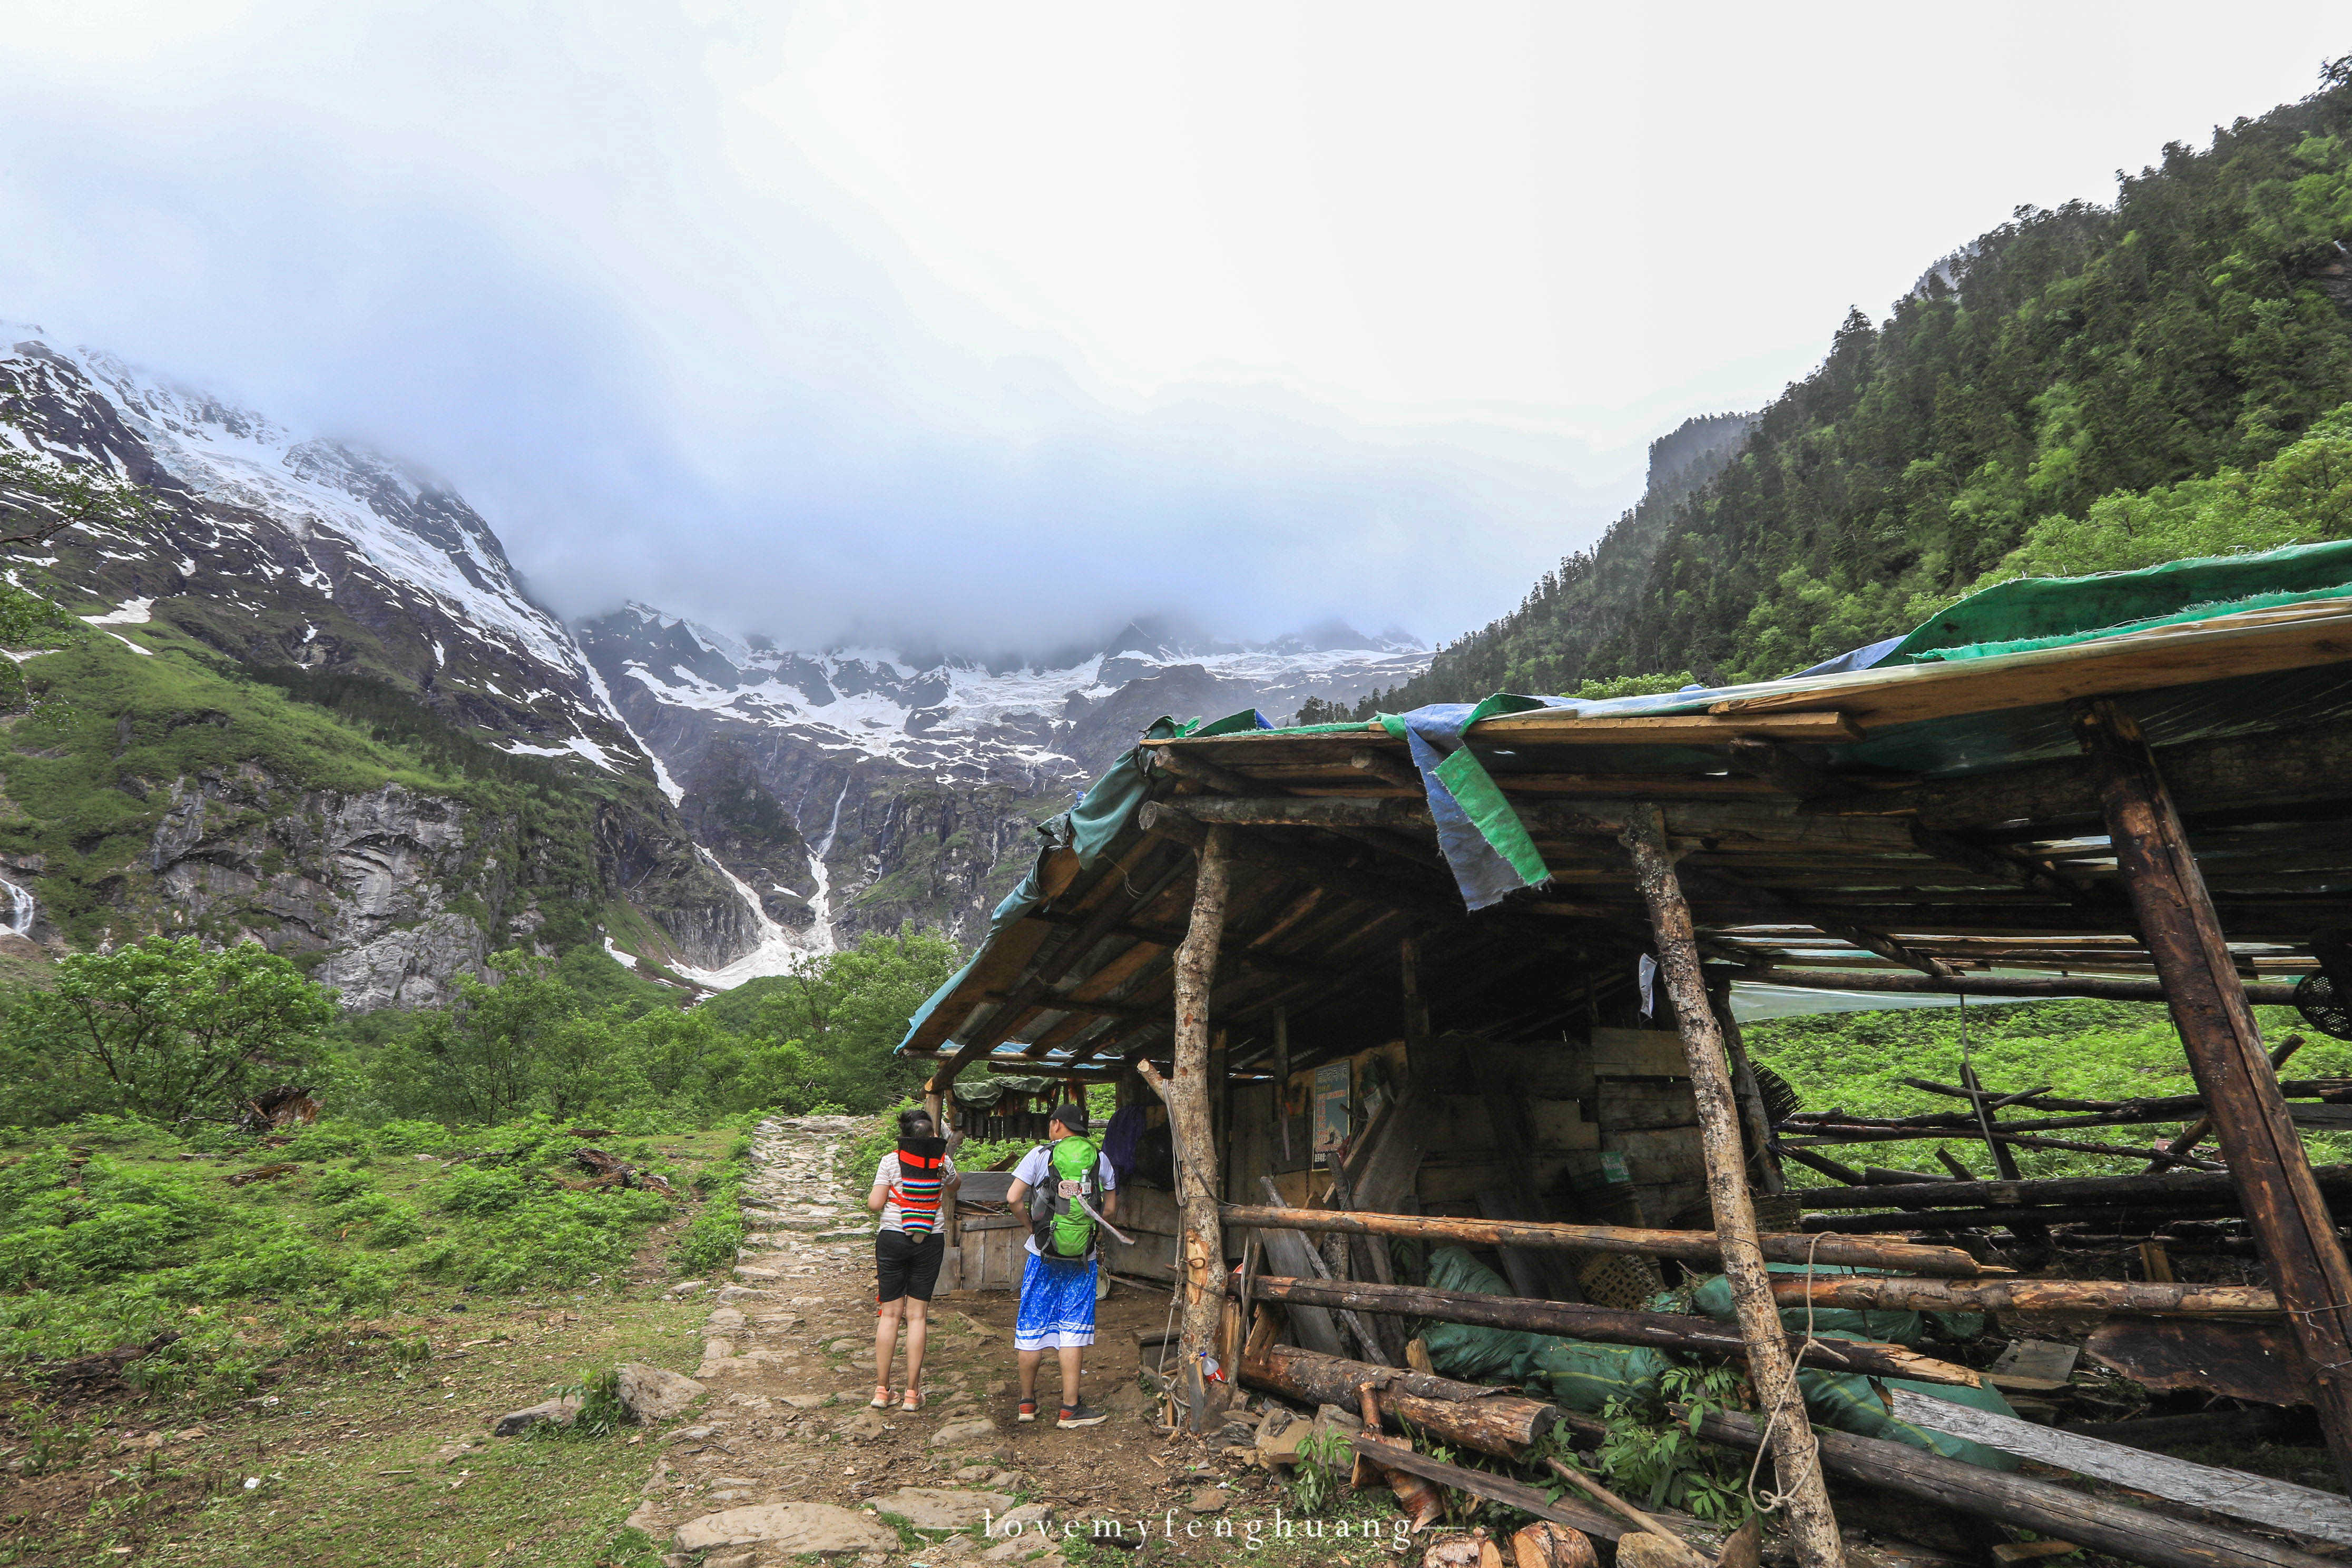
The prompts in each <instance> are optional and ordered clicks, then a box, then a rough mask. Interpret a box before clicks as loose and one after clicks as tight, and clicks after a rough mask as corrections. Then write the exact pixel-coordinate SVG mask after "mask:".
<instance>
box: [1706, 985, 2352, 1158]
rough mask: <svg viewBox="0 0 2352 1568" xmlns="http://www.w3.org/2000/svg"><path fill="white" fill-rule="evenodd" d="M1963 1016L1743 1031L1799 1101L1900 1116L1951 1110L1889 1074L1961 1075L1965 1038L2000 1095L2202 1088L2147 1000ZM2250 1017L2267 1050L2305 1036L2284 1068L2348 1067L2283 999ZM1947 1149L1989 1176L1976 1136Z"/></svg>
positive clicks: (2332, 1145) (1878, 1153) (2027, 1006)
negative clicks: (2045, 1088) (2047, 1088)
mask: <svg viewBox="0 0 2352 1568" xmlns="http://www.w3.org/2000/svg"><path fill="white" fill-rule="evenodd" d="M1965 1011H1966V1015H1967V1016H1966V1018H1965V1021H1964V1020H1963V1018H1962V1016H1961V1015H1962V1009H1959V1008H1942V1009H1919V1010H1916V1011H1909V1012H1895V1013H1832V1014H1824V1015H1822V1016H1815V1017H1811V1018H1790V1019H1784V1020H1781V1021H1780V1022H1778V1023H1770V1024H1753V1025H1749V1026H1748V1027H1747V1029H1746V1031H1745V1035H1746V1038H1747V1041H1748V1049H1749V1050H1750V1051H1752V1052H1753V1053H1754V1054H1755V1057H1756V1059H1757V1060H1758V1061H1759V1062H1762V1063H1764V1064H1765V1065H1766V1066H1768V1067H1769V1068H1772V1069H1773V1070H1774V1071H1776V1072H1778V1073H1780V1075H1781V1077H1783V1078H1785V1079H1788V1080H1789V1082H1790V1085H1791V1086H1793V1087H1794V1088H1795V1089H1796V1090H1797V1092H1798V1094H1799V1095H1800V1096H1801V1098H1802V1100H1803V1101H1804V1106H1805V1109H1806V1110H1831V1109H1832V1108H1843V1109H1844V1110H1848V1111H1851V1112H1853V1113H1854V1114H1856V1115H1863V1116H1907V1115H1912V1114H1915V1113H1916V1112H1920V1111H1928V1110H1955V1109H1958V1107H1959V1106H1960V1101H1958V1100H1952V1099H1948V1098H1946V1097H1944V1096H1939V1095H1934V1094H1929V1093H1927V1091H1925V1090H1923V1089H1908V1088H1906V1087H1904V1086H1903V1085H1902V1084H1900V1083H1898V1082H1897V1081H1896V1080H1897V1079H1904V1078H1920V1079H1934V1080H1936V1081H1937V1082H1941V1083H1954V1082H1957V1081H1958V1078H1959V1070H1960V1062H1961V1060H1962V1058H1963V1047H1964V1045H1965V1050H1966V1057H1967V1059H1969V1061H1972V1062H1973V1063H1974V1064H1975V1066H1976V1069H1977V1073H1978V1075H1979V1077H1980V1078H1981V1079H1983V1080H1984V1082H1985V1083H1986V1084H1987V1085H1988V1086H1989V1087H1991V1088H1993V1089H1998V1090H2000V1091H2001V1092H2004V1093H2014V1092H2015V1091H2017V1090H2019V1089H2033V1088H2036V1087H2038V1086H2040V1085H2042V1084H2049V1085H2051V1086H2053V1090H2054V1092H2056V1093H2058V1094H2061V1095H2065V1096H2070V1097H2075V1098H2081V1099H2086V1100H2096V1099H2124V1098H2127V1097H2132V1096H2138V1095H2168V1094H2193V1093H2195V1092H2196V1090H2197V1085H2196V1082H2195V1081H2194V1080H2193V1079H2191V1078H2190V1077H2189V1064H2188V1060H2187V1058H2185V1057H2183V1055H2182V1054H2181V1049H2180V1037H2179V1035H2177V1034H2176V1033H2174V1031H2173V1028H2172V1025H2171V1023H2170V1021H2169V1020H2168V1019H2167V1017H2166V1016H2165V1012H2164V1009H2163V1007H2161V1006H2160V1005H2156V1004H2153V1003H2142V1002H2029V1003H2022V1004H2020V1005H2016V1006H2008V1007H1982V1006H1970V1007H1969V1008H1967V1009H1966V1010H1965ZM2255 1014H2256V1016H2257V1017H2258V1018H2259V1019H2260V1020H2261V1023H2262V1026H2263V1036H2264V1037H2265V1038H2266V1039H2268V1040H2270V1041H2271V1042H2272V1043H2273V1045H2275V1044H2276V1043H2277V1042H2279V1041H2281V1040H2284V1038H2285V1037H2287V1036H2288V1035H2289V1034H2296V1033H2299V1034H2301V1035H2303V1036H2304V1037H2305V1041H2306V1042H2307V1043H2306V1044H2305V1046H2304V1047H2303V1049H2302V1050H2301V1051H2300V1052H2298V1053H2297V1054H2296V1056H2295V1058H2294V1065H2293V1067H2292V1068H2289V1069H2288V1076H2290V1077H2296V1078H2323V1077H2330V1076H2334V1075H2338V1074H2352V1044H2347V1043H2346V1042H2345V1041H2342V1040H2331V1039H2329V1038H2327V1037H2326V1036H2324V1035H2320V1034H2318V1033H2316V1032H2315V1031H2314V1030H2312V1029H2309V1028H2306V1027H2305V1026H2304V1025H2303V1023H2302V1020H2301V1019H2299V1018H2298V1017H2296V1016H2295V1015H2294V1010H2293V1009H2291V1008H2285V1007H2261V1008H2257V1009H2255ZM1964 1027H1965V1030H1966V1039H1965V1042H1964V1041H1963V1037H1962V1031H1963V1028H1964ZM2172 1131H2178V1129H2177V1127H2174V1128H2165V1129H2157V1128H2130V1127H2115V1128H2098V1129H2094V1130H2091V1131H2085V1132H2084V1133H2081V1134H2079V1136H2081V1137H2083V1138H2085V1139H2089V1140H2091V1141H2094V1142H2105V1143H2116V1144H2127V1145H2134V1146H2137V1145H2139V1144H2141V1143H2144V1142H2147V1141H2149V1140H2150V1139H2151V1138H2152V1137H2153V1136H2155V1135H2156V1134H2158V1132H2162V1133H2163V1134H2164V1135H2165V1136H2169V1135H2170V1133H2171V1132H2172ZM2059 1136H2065V1134H2060V1135H2059ZM2305 1142H2306V1143H2307V1144H2308V1145H2309V1147H2310V1148H2311V1150H2312V1153H2313V1158H2314V1159H2315V1160H2319V1161H2323V1162H2327V1161H2336V1160H2343V1159H2346V1158H2352V1141H2347V1137H2346V1135H2344V1134H2341V1133H2323V1134H2314V1135H2311V1136H2309V1137H2308V1138H2306V1140H2305ZM1946 1147H1947V1148H1948V1149H1950V1150H1951V1151H1952V1152H1954V1153H1955V1154H1957V1155H1958V1156H1959V1158H1960V1159H1961V1161H1962V1162H1963V1163H1966V1164H1968V1165H1969V1166H1970V1167H1971V1168H1972V1169H1974V1170H1976V1171H1977V1172H1979V1173H1980V1174H1983V1175H1986V1176H1990V1175H1991V1174H1992V1172H1991V1170H1990V1168H1989V1167H1990V1161H1988V1160H1987V1159H1986V1157H1985V1153H1984V1149H1983V1146H1982V1145H1981V1144H1980V1143H1971V1142H1965V1141H1961V1142H1948V1143H1947V1144H1946ZM1825 1152H1828V1153H1831V1154H1833V1155H1835V1156H1836V1157H1837V1158H1839V1159H1842V1160H1843V1161H1844V1162H1845V1163H1848V1164H1852V1165H1862V1164H1872V1165H1885V1166H1890V1167H1895V1168H1901V1169H1909V1170H1916V1171H1938V1172H1939V1171H1941V1170H1942V1166H1940V1165H1938V1164H1937V1163H1936V1157H1935V1152H1934V1145H1933V1144H1930V1143H1927V1142H1895V1143H1867V1144H1854V1145H1853V1146H1852V1147H1851V1148H1849V1149H1832V1150H1828V1151H1825ZM2017 1161H2018V1164H2019V1166H2020V1168H2021V1170H2022V1171H2023V1173H2025V1174H2026V1175H2028V1176H2054V1175H2062V1174H2063V1175H2122V1174H2127V1173H2130V1172H2132V1171H2133V1170H2135V1169H2137V1166H2135V1165H2134V1164H2133V1163H2130V1162H2127V1161H2123V1160H2118V1159H2110V1158H2103V1157H2101V1156H2099V1155H2095V1154H2076V1153H2065V1152H2056V1151H2051V1150H2030V1149H2021V1150H2019V1151H2018V1152H2017ZM1790 1178H1791V1179H1792V1180H1794V1181H1795V1182H1797V1183H1799V1184H1802V1185H1814V1184H1820V1183H1821V1182H1822V1178H1820V1177H1817V1176H1815V1175H1814V1174H1813V1173H1811V1172H1807V1171H1802V1170H1799V1169H1797V1168H1796V1167H1794V1166H1791V1167H1790Z"/></svg>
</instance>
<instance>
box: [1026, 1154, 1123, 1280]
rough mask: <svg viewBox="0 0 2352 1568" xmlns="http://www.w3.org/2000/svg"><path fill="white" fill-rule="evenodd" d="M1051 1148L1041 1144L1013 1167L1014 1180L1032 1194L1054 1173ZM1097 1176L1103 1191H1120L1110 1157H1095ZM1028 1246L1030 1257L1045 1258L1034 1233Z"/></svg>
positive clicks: (1099, 1155) (1098, 1155) (1100, 1155)
mask: <svg viewBox="0 0 2352 1568" xmlns="http://www.w3.org/2000/svg"><path fill="white" fill-rule="evenodd" d="M1051 1147H1052V1145H1050V1144H1045V1143H1041V1144H1039V1145H1038V1146H1037V1147H1036V1148H1034V1149H1032V1150H1030V1151H1029V1152H1027V1153H1026V1154H1024V1155H1022V1156H1021V1163H1019V1164H1017V1165H1015V1166H1013V1180H1014V1181H1016V1182H1019V1183H1020V1184H1023V1185H1024V1186H1025V1187H1027V1188H1029V1189H1030V1190H1031V1191H1032V1192H1034V1191H1035V1190H1036V1189H1037V1187H1038V1185H1039V1184H1041V1183H1043V1182H1044V1181H1045V1178H1046V1176H1047V1175H1049V1174H1051V1173H1052V1172H1053V1169H1054V1167H1053V1158H1052V1156H1051V1155H1050V1154H1048V1153H1047V1152H1046V1151H1047V1150H1048V1149H1049V1148H1051ZM1095 1176H1096V1178H1097V1180H1098V1181H1099V1182H1100V1183H1101V1184H1102V1190H1103V1191H1105V1192H1107V1193H1112V1192H1117V1191H1118V1172H1117V1171H1114V1170H1112V1169H1111V1165H1110V1158H1109V1156H1108V1155H1105V1154H1097V1155H1096V1156H1095ZM1023 1203H1024V1206H1025V1205H1026V1203H1027V1200H1026V1199H1024V1200H1023ZM1024 1217H1025V1216H1024ZM1028 1246H1029V1255H1030V1256H1031V1257H1032V1258H1042V1257H1044V1256H1045V1254H1044V1252H1043V1251H1042V1250H1040V1249H1039V1247H1038V1246H1037V1237H1036V1236H1035V1235H1034V1233H1033V1234H1032V1235H1031V1236H1030V1237H1029V1242H1028Z"/></svg>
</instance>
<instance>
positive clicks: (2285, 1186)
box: [2074, 608, 2352, 1485]
mask: <svg viewBox="0 0 2352 1568" xmlns="http://www.w3.org/2000/svg"><path fill="white" fill-rule="evenodd" d="M2334 624H2335V625H2336V627H2337V629H2339V630H2340V629H2344V628H2347V627H2352V608H2347V609H2346V613H2345V615H2343V616H2339V617H2338V619H2337V620H2336V622H2335V623H2334ZM2336 657H2337V658H2341V657H2342V653H2341V651H2340V645H2339V651H2338V652H2337V654H2336ZM2074 726H2075V732H2076V734H2077V736H2078V737H2079V739H2080V740H2081V742H2082V744H2083V749H2084V752H2085V753H2086V754H2087V755H2088V756H2089V757H2090V759H2091V763H2092V767H2093V770H2094V773H2095V776H2096V778H2097V780H2098V784H2099V799H2100V805H2101V808H2102V809H2103V811H2104V812H2105V816H2106V820H2107V836H2108V838H2109V839H2110V841H2111V842H2112V843H2113V845H2114V847H2115V851H2116V869H2117V870H2118V871H2119V872H2120V873H2121V875H2122V878H2123V881H2124V885H2125V887H2126V889H2127V890H2128V891H2129V892H2130V894H2131V899H2132V907H2133V909H2134V910H2137V913H2138V915H2139V926H2140V931H2141V934H2142V936H2143V938H2144V939H2145V940H2146V942H2147V947H2148V952H2149V953H2150V955H2151V956H2153V957H2154V958H2155V960H2156V963H2157V968H2158V971H2159V972H2160V973H2162V974H2163V976H2164V984H2165V993H2166V1004H2167V1005H2168V1008H2169V1009H2170V1011H2171V1014H2172V1020H2173V1024H2174V1026H2176V1027H2177V1028H2178V1029H2179V1032H2180V1041H2181V1044H2182V1046H2183V1047H2185V1048H2186V1049H2187V1051H2188V1053H2189V1068H2190V1070H2191V1071H2192V1072H2194V1073H2195V1075H2196V1078H2197V1087H2198V1089H2200V1090H2201V1091H2202V1092H2203V1093H2204V1095H2205V1101H2206V1104H2207V1106H2208V1107H2209V1108H2210V1115H2211V1116H2212V1118H2213V1128H2214V1134H2215V1138H2216V1140H2217V1142H2219V1143H2220V1144H2221V1152H2222V1153H2223V1154H2224V1155H2226V1156H2227V1157H2228V1159H2229V1162H2230V1173H2231V1176H2232V1177H2233V1178H2234V1179H2235V1180H2236V1182H2237V1184H2238V1186H2239V1188H2240V1190H2241V1191H2242V1193H2243V1194H2244V1205H2245V1211H2246V1219H2247V1222H2248V1224H2249V1226H2251V1228H2252V1231H2253V1233H2254V1240H2255V1242H2256V1245H2257V1246H2258V1247H2260V1249H2261V1252H2262V1257H2263V1265H2264V1267H2265V1268H2266V1269H2267V1271H2268V1272H2269V1275H2270V1279H2271V1286H2272V1288H2273V1289H2275V1290H2276V1291H2277V1292H2278V1294H2279V1300H2280V1301H2281V1302H2282V1303H2283V1304H2284V1306H2285V1307H2286V1309H2287V1312H2288V1316H2287V1321H2288V1322H2290V1323H2292V1324H2293V1325H2294V1329H2295V1338H2296V1340H2297V1342H2299V1343H2300V1344H2301V1345H2302V1347H2303V1353H2304V1358H2305V1360H2306V1361H2308V1362H2310V1363H2311V1364H2312V1367H2313V1368H2314V1373H2315V1390H2314V1403H2315V1405H2316V1406H2317V1408H2318V1411H2319V1421H2320V1427H2321V1429H2322V1430H2323V1431H2325V1432H2326V1435H2327V1447H2328V1449H2329V1451H2330V1452H2331V1453H2333V1454H2334V1456H2335V1458H2336V1472H2337V1474H2338V1475H2339V1476H2340V1477H2342V1478H2343V1479H2344V1480H2345V1482H2346V1483H2347V1485H2352V1375H2347V1368H2352V1259H2347V1258H2346V1257H2345V1253H2344V1244H2343V1243H2342V1242H2341V1241H2339V1240H2338V1239H2337V1238H2336V1223H2335V1220H2334V1219H2333V1218H2332V1217H2331V1216H2330V1215H2329V1214H2328V1210H2327V1205H2326V1200H2325V1199H2323V1198H2322V1197H2321V1196H2320V1192H2319V1184H2318V1183H2317V1182H2316V1181H2315V1180H2314V1178H2313V1176H2312V1172H2311V1159H2310V1156H2309V1154H2308V1153H2307V1152H2305V1149H2304V1146H2303V1140H2302V1138H2301V1137H2300V1136H2299V1135H2298V1134H2297V1133H2296V1131H2295V1130H2294V1122H2293V1121H2292V1120H2291V1119H2290V1118H2289V1116H2288V1114H2287V1110H2286V1104H2285V1101H2284V1099H2283V1098H2282V1097H2281V1096H2280V1094H2279V1087H2278V1073H2277V1071H2276V1069H2274V1068H2273V1067H2272V1066H2271V1062H2270V1056H2269V1053H2268V1052H2267V1051H2266V1050H2265V1049H2264V1048H2263V1037H2262V1031H2261V1029H2260V1028H2259V1027H2258V1026H2256V1024H2255V1022H2254V1015H2253V1009H2252V1006H2251V1005H2248V1003H2247V1001H2246V994H2245V984H2244V982H2243V981H2242V979H2241V978H2240V977H2239V974H2238V972H2237V968H2236V965H2235V964H2234V963H2232V961H2231V956H2230V950H2229V945H2228V943H2227V942H2226V941H2225V940H2224V939H2223V937H2222V934H2221V921H2220V918H2219V917H2218V916H2217V915H2216V913H2215V912H2214V909H2213V900H2212V898H2211V896H2210V894H2209V893H2208V892H2207V891H2206V888H2205V879H2204V876H2203V874H2202V873H2201V872H2200V870H2199V868H2198V865H2197V857H2196V855H2195V853H2194V851H2193V850H2192V849H2191V848H2190V847H2189V839H2188V835H2187V833H2186V831H2185V830H2184V829H2183V828H2182V826H2181V824H2180V815H2179V812H2178V811H2176V810H2175V809H2174V808H2173V805H2172V800H2171V797H2170V796H2169V795H2167V794H2166V792H2165V786H2164V780H2163V777H2162V775H2161V774H2159V773H2158V772H2157V768H2156V759H2155V757H2154V756H2153V755H2152V754H2151V753H2150V752H2149V751H2148V747H2147V741H2146V739H2145V738H2144V737H2143V736H2142V735H2141V734H2140V731H2139V727H2138V726H2137V724H2136V723H2135V722H2133V721H2132V720H2131V718H2130V717H2129V716H2128V715H2126V713H2124V712H2123V711H2122V710H2120V709H2118V708H2116V706H2115V705H2114V704H2113V703H2112V702H2108V701H2105V700H2101V701H2096V702H2092V703H2089V704H2087V705H2085V706H2084V707H2082V708H2079V709H2078V710H2076V711H2075V713H2074Z"/></svg>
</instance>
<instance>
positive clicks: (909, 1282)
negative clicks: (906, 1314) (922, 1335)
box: [874, 1230, 948, 1301]
mask: <svg viewBox="0 0 2352 1568" xmlns="http://www.w3.org/2000/svg"><path fill="white" fill-rule="evenodd" d="M947 1255H948V1238H947V1237H944V1236H941V1235H940V1233H939V1232H938V1231H936V1230H935V1231H933V1232H931V1234H930V1235H929V1236H927V1237H923V1238H922V1239H921V1240H920V1241H917V1240H915V1239H914V1238H913V1237H909V1236H908V1234H907V1233H906V1232H905V1231H903V1230H877V1231H876V1232H875V1233H874V1280H875V1291H874V1299H875V1300H877V1301H895V1300H898V1298H899V1297H901V1296H912V1297H913V1298H914V1299H915V1300H918V1301H928V1300H930V1299H931V1290H932V1289H933V1288H934V1287H936V1286H937V1285H938V1284H939V1282H940V1262H941V1261H942V1260H944V1259H945V1258H946V1257H947Z"/></svg>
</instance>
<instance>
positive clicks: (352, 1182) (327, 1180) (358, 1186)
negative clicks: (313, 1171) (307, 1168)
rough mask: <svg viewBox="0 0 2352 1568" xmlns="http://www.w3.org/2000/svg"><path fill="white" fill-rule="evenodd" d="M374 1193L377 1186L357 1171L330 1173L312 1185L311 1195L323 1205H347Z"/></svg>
mask: <svg viewBox="0 0 2352 1568" xmlns="http://www.w3.org/2000/svg"><path fill="white" fill-rule="evenodd" d="M373 1191H375V1184H374V1183H373V1182H372V1181H369V1180H368V1179H367V1178H366V1177H365V1176H362V1175H361V1174H360V1173H357V1172H356V1171H330V1172H328V1173H326V1174H325V1175H323V1176H320V1178H319V1179H318V1180H317V1181H315V1182H313V1183H311V1184H310V1193H311V1195H312V1196H314V1197H316V1198H317V1199H318V1200H319V1201H320V1203H322V1204H347V1203H349V1202H351V1201H352V1199H353V1198H356V1197H358V1196H360V1195H361V1194H365V1193H372V1192H373Z"/></svg>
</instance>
